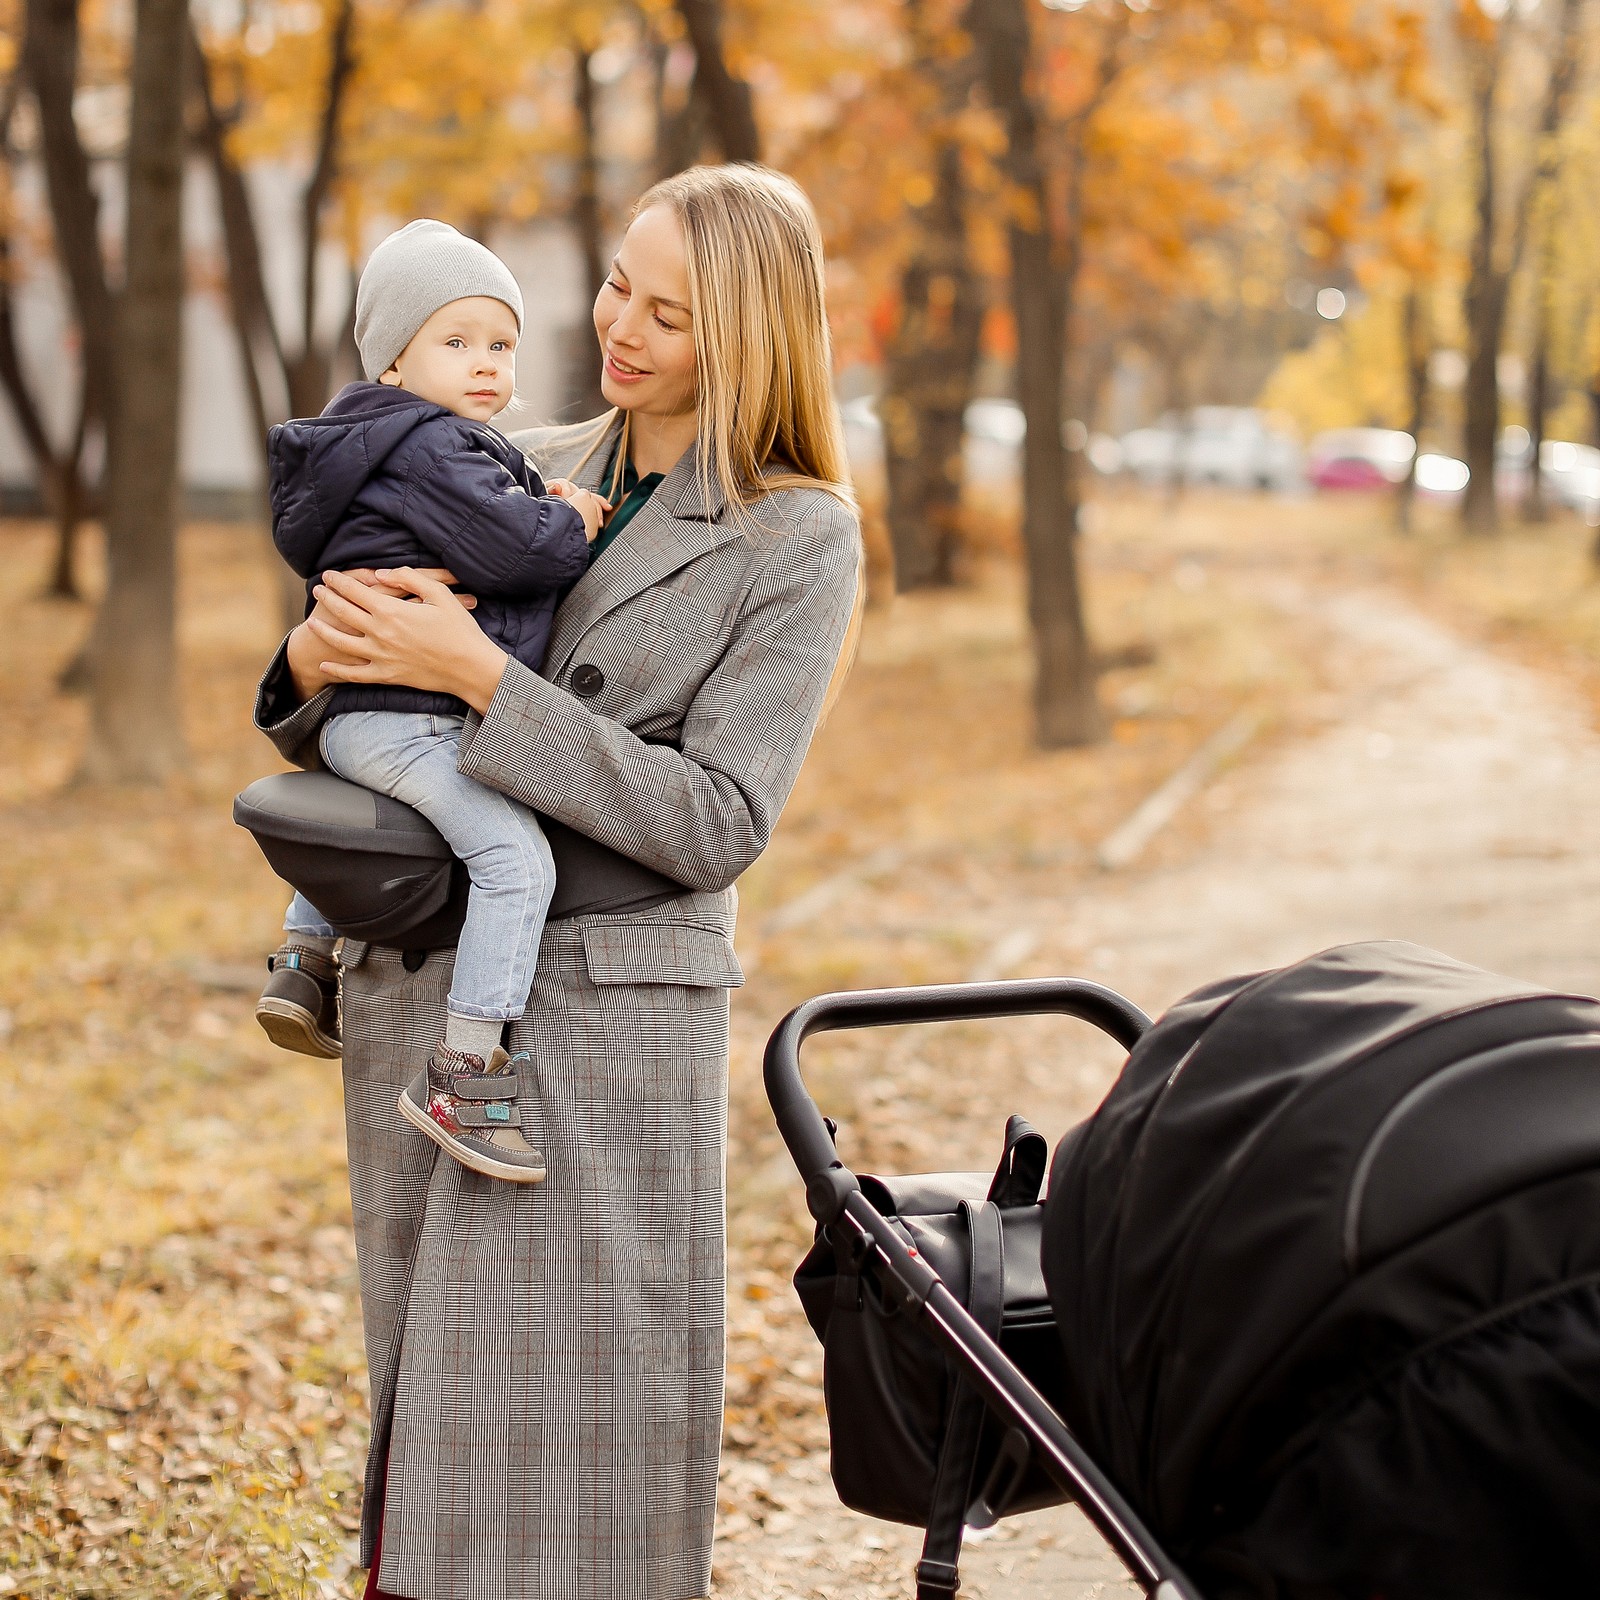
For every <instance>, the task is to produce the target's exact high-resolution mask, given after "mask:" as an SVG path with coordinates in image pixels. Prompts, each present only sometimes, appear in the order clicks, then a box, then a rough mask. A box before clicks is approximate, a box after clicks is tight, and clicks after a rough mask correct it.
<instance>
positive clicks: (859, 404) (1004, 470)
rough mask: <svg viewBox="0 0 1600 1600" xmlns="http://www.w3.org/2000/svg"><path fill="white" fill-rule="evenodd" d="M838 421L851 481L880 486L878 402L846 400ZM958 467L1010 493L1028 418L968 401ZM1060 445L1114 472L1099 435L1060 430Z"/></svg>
mask: <svg viewBox="0 0 1600 1600" xmlns="http://www.w3.org/2000/svg"><path fill="white" fill-rule="evenodd" d="M840 416H841V417H842V418H843V421H844V439H845V449H846V451H847V452H848V454H849V457H850V467H851V470H852V472H854V474H855V476H856V479H857V481H861V480H862V479H863V477H869V478H871V479H873V480H875V481H879V482H881V481H882V477H883V471H884V466H883V424H882V423H881V422H880V421H879V419H878V403H877V401H876V399H874V398H873V396H871V395H862V396H860V397H859V398H858V399H855V400H849V401H846V403H845V404H844V405H843V406H841V407H840ZM962 420H963V423H964V437H963V440H962V451H961V453H962V464H963V466H964V468H965V470H966V475H967V481H968V482H969V483H974V484H983V485H986V486H990V487H1005V488H1015V487H1016V486H1017V484H1018V482H1019V481H1020V477H1021V471H1022V441H1023V440H1024V439H1025V438H1026V437H1027V435H1028V419H1027V418H1026V417H1024V416H1023V414H1022V407H1021V406H1019V405H1018V404H1017V403H1016V401H1014V400H993V399H989V400H974V401H973V402H972V404H971V405H969V406H968V407H967V409H966V412H965V414H964V416H963V419H962ZM1061 432H1062V441H1063V443H1065V444H1066V445H1067V447H1068V449H1074V450H1080V449H1081V450H1083V451H1084V452H1085V454H1086V455H1087V457H1088V460H1089V464H1090V466H1091V467H1093V468H1094V470H1095V471H1096V472H1101V473H1111V472H1116V471H1118V470H1119V469H1120V467H1121V465H1122V454H1121V451H1120V449H1119V447H1118V445H1117V441H1116V440H1115V439H1112V438H1110V437H1109V436H1108V435H1106V434H1103V433H1095V434H1091V433H1088V432H1087V430H1086V429H1085V428H1084V425H1083V424H1082V423H1081V422H1067V423H1065V424H1064V425H1063V427H1062V430H1061Z"/></svg>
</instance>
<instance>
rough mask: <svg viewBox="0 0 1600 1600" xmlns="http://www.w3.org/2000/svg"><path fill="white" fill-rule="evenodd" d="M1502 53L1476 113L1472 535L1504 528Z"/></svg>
mask: <svg viewBox="0 0 1600 1600" xmlns="http://www.w3.org/2000/svg"><path fill="white" fill-rule="evenodd" d="M1498 69H1499V56H1498V52H1497V53H1496V54H1495V55H1494V56H1493V57H1492V58H1491V60H1490V61H1489V62H1488V63H1486V64H1485V65H1484V67H1483V69H1482V71H1481V72H1480V74H1479V78H1478V82H1477V83H1476V84H1475V85H1474V92H1473V112H1474V121H1475V126H1474V134H1475V142H1476V148H1475V151H1474V156H1475V159H1476V161H1477V174H1476V179H1477V196H1476V207H1475V218H1474V232H1473V238H1472V250H1471V260H1470V274H1469V277H1468V280H1467V292H1466V305H1465V308H1464V309H1465V312H1466V324H1467V382H1466V393H1465V395H1464V396H1463V399H1464V401H1465V404H1466V420H1465V427H1464V432H1463V444H1464V447H1465V448H1464V453H1465V455H1466V458H1467V469H1468V471H1469V472H1470V473H1471V474H1472V476H1471V477H1470V478H1469V479H1468V480H1467V492H1466V495H1465V496H1464V498H1463V500H1462V504H1461V518H1462V522H1463V524H1464V525H1465V527H1466V530H1467V532H1468V533H1478V534H1485V533H1493V532H1494V531H1495V530H1496V528H1497V527H1498V526H1499V521H1500V517H1499V509H1498V507H1497V504H1496V501H1495V487H1494V467H1495V459H1494V458H1495V446H1496V445H1497V443H1498V442H1499V438H1500V378H1499V370H1498V363H1499V360H1500V340H1501V336H1502V334H1503V332H1504V329H1505V312H1506V291H1507V282H1506V277H1505V274H1504V273H1503V272H1502V271H1501V270H1500V269H1499V268H1498V267H1497V265H1496V263H1495V229H1496V223H1497V221H1498V217H1497V209H1498V208H1497V206H1496V178H1495V139H1494V102H1495V85H1496V83H1497V82H1498V79H1499V70H1498Z"/></svg>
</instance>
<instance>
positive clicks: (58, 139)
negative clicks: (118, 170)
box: [23, 0, 117, 451]
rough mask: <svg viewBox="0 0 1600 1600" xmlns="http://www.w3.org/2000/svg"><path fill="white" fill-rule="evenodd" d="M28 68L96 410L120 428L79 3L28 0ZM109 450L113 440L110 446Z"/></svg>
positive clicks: (112, 311) (60, 252)
mask: <svg viewBox="0 0 1600 1600" xmlns="http://www.w3.org/2000/svg"><path fill="white" fill-rule="evenodd" d="M23 69H24V71H25V72H26V74H27V77H28V82H29V83H30V84H31V85H32V86H33V95H34V100H35V102H36V103H37V105H38V108H39V142H40V147H41V155H42V157H43V165H44V176H45V189H46V192H47V194H48V195H49V198H50V220H51V224H52V227H53V228H54V231H55V238H56V254H57V256H58V257H59V259H60V262H61V270H62V273H63V275H64V276H65V277H66V280H67V285H68V288H69V289H70V291H71V294H72V304H73V310H74V312H75V313H76V315H77V319H78V330H79V337H80V342H81V346H82V350H83V381H84V384H85V386H86V388H87V389H88V392H89V397H90V398H89V405H90V410H91V411H92V412H93V414H94V415H96V416H98V417H100V418H102V419H103V420H104V422H105V425H106V427H107V429H108V431H109V430H110V429H111V427H112V413H113V407H112V401H111V397H112V395H113V394H114V393H115V391H116V360H117V318H116V300H115V298H114V296H113V295H112V292H111V286H110V283H109V281H108V280H107V277H106V270H105V261H104V258H103V257H102V255H101V251H100V200H99V196H98V195H97V194H96V193H95V189H94V184H93V182H92V181H91V177H90V172H89V157H88V155H87V154H86V153H85V151H84V148H83V144H82V141H81V140H80V139H79V138H78V125H77V123H76V122H75V121H74V120H73V113H72V107H73V100H74V97H75V95H76V93H77V86H78V85H77V78H78V0H27V35H26V37H25V39H24V41H23ZM107 445H108V451H109V445H110V441H109V438H108V441H107Z"/></svg>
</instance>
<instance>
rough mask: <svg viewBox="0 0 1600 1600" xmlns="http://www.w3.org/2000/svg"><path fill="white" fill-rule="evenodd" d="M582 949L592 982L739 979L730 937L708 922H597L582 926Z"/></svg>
mask: <svg viewBox="0 0 1600 1600" xmlns="http://www.w3.org/2000/svg"><path fill="white" fill-rule="evenodd" d="M583 953H584V957H585V959H586V961H587V962H588V966H589V976H590V977H591V978H592V979H593V980H594V981H595V982H596V983H683V984H689V985H691V986H695V987H700V988H707V989H736V988H738V987H739V985H740V984H742V983H743V982H744V972H743V971H742V970H741V968H740V966H739V958H738V957H737V956H736V955H735V954H734V953H733V942H732V940H730V939H729V938H728V936H727V935H726V934H725V933H719V932H717V931H716V929H714V928H690V927H685V926H683V925H682V924H680V923H670V922H644V923H639V922H636V923H632V924H629V923H625V922H618V923H612V924H610V925H609V926H608V925H604V924H602V925H601V926H598V927H591V928H585V929H584V930H583Z"/></svg>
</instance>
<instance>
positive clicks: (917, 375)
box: [879, 139, 983, 593]
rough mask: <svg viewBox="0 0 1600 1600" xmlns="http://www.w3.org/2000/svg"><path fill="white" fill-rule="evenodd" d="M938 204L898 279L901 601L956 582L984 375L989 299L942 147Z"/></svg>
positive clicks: (896, 467)
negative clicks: (972, 411)
mask: <svg viewBox="0 0 1600 1600" xmlns="http://www.w3.org/2000/svg"><path fill="white" fill-rule="evenodd" d="M935 162H936V171H935V186H934V194H933V198H932V200H931V201H930V202H929V203H928V204H927V205H926V206H924V207H922V208H920V209H919V210H918V211H917V212H916V213H915V214H914V218H913V223H914V226H915V228H916V233H917V239H916V244H915V246H914V248H913V254H912V257H911V259H910V261H909V262H908V263H907V265H906V268H905V271H904V273H903V274H902V276H901V279H900V321H899V325H898V327H897V328H896V330H895V334H894V339H893V341H892V342H891V344H890V346H889V351H888V360H887V363H886V367H887V370H886V374H885V380H886V381H885V385H884V395H883V400H882V402H881V404H880V406H879V414H880V416H881V419H882V422H883V443H884V458H885V465H886V467H887V475H888V490H889V516H888V521H889V538H890V542H891V543H892V545H893V547H894V570H895V587H896V588H897V589H898V590H900V591H901V592H902V593H904V592H905V591H906V590H908V589H919V588H924V587H928V586H930V585H942V584H949V583H951V582H953V581H954V578H955V558H956V554H957V551H958V549H959V548H960V543H961V486H962V461H961V445H962V436H963V433H964V431H965V418H966V410H967V406H968V404H969V403H970V401H971V399H972V391H973V387H974V384H975V382H976V378H977V371H978V340H979V334H980V333H981V332H982V328H983V294H982V290H981V288H980V286H979V284H978V280H977V275H976V274H975V273H974V272H973V270H972V262H971V259H970V256H969V248H968V241H967V206H966V194H965V192H964V191H965V185H964V183H963V179H962V173H961V148H960V146H959V145H958V144H957V143H956V142H955V141H954V140H950V139H946V140H942V141H941V142H940V143H939V145H938V148H937V150H936V153H935Z"/></svg>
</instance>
